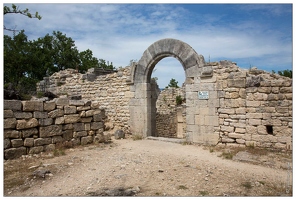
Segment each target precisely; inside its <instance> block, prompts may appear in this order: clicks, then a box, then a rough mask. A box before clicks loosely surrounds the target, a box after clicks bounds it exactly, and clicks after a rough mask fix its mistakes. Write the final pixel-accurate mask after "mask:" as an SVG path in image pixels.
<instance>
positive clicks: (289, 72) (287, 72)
mask: <svg viewBox="0 0 296 200" xmlns="http://www.w3.org/2000/svg"><path fill="white" fill-rule="evenodd" d="M272 73H275V71H274V70H272ZM278 74H279V75H281V76H285V77H289V78H292V75H293V72H292V70H289V69H285V70H282V71H278Z"/></svg>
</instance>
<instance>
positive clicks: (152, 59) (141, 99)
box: [129, 38, 218, 141]
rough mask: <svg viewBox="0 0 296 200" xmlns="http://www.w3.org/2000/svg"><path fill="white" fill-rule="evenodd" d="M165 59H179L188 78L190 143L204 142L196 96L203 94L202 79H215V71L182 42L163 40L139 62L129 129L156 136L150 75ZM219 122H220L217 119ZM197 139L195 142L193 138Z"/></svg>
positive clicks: (152, 45)
mask: <svg viewBox="0 0 296 200" xmlns="http://www.w3.org/2000/svg"><path fill="white" fill-rule="evenodd" d="M165 57H174V58H176V59H178V60H179V61H180V63H181V65H182V66H183V69H184V71H185V76H186V84H187V85H186V105H187V106H186V118H187V119H186V126H187V130H186V134H187V136H186V137H187V139H188V140H189V141H195V140H198V141H200V140H204V139H203V135H202V134H201V132H200V130H198V128H199V124H198V123H196V121H197V120H195V118H197V115H198V114H199V113H197V112H195V110H197V109H196V106H197V104H198V99H197V96H198V95H197V92H198V91H200V83H201V81H202V80H201V79H202V78H207V77H212V67H211V66H206V65H205V61H204V58H203V56H202V55H198V54H197V53H196V52H195V50H194V49H193V48H192V47H191V46H189V45H188V44H186V43H185V42H182V41H180V40H176V39H170V38H167V39H162V40H159V41H156V42H155V43H153V44H151V45H150V46H149V47H148V48H147V49H146V50H145V51H144V53H143V55H142V57H141V59H140V60H139V62H138V63H137V64H136V65H134V66H133V69H132V70H131V72H132V73H131V79H132V80H131V82H132V83H131V85H132V86H131V91H132V92H134V98H132V99H131V101H130V106H129V107H130V129H131V132H132V133H133V134H135V135H141V136H143V137H147V136H154V133H155V115H156V106H155V103H156V98H157V97H156V95H155V94H154V92H153V90H152V87H151V83H150V81H151V74H152V71H153V68H154V67H155V65H156V64H157V63H158V62H159V61H160V60H161V59H163V58H165ZM217 121H218V118H217ZM196 134H197V135H199V136H201V137H195V135H196ZM194 137H195V138H194Z"/></svg>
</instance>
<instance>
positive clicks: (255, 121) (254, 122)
mask: <svg viewBox="0 0 296 200" xmlns="http://www.w3.org/2000/svg"><path fill="white" fill-rule="evenodd" d="M248 124H249V125H251V126H258V125H261V124H262V122H261V119H249V120H248Z"/></svg>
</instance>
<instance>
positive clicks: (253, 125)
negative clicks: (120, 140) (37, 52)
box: [40, 61, 292, 149]
mask: <svg viewBox="0 0 296 200" xmlns="http://www.w3.org/2000/svg"><path fill="white" fill-rule="evenodd" d="M206 65H207V66H211V67H212V68H213V76H201V77H200V78H198V79H193V78H192V80H191V79H190V78H187V80H186V82H187V83H186V86H185V92H184V91H183V92H181V93H179V92H172V90H167V91H162V93H161V94H160V95H159V97H158V100H157V102H156V108H157V113H158V114H157V115H156V117H157V120H156V127H157V128H156V130H157V135H158V136H165V137H183V136H182V135H183V134H186V135H185V137H186V138H187V139H188V140H189V141H192V142H196V143H200V142H201V141H202V142H203V143H204V144H217V142H219V143H223V144H227V145H233V144H237V145H243V146H244V145H246V146H253V145H254V146H261V147H274V148H281V149H292V79H290V78H287V77H283V76H280V75H277V74H271V73H267V72H264V71H262V70H257V69H255V68H252V69H250V70H249V69H242V68H239V67H238V66H237V65H236V64H235V63H232V62H230V61H220V62H215V63H207V64H206ZM132 70H133V68H132V67H126V68H121V69H119V70H118V71H116V72H113V73H109V74H103V75H99V76H97V75H96V74H95V73H94V72H93V71H91V70H90V71H89V72H88V73H86V74H80V73H76V72H75V70H69V69H68V70H64V71H61V72H59V73H55V74H54V75H52V76H51V77H48V78H45V80H44V82H43V86H42V87H43V89H47V90H48V91H51V92H53V93H55V94H57V95H61V94H64V95H65V94H67V95H68V96H72V95H74V96H75V95H81V96H82V99H90V100H93V101H97V102H99V104H100V107H99V108H100V109H104V110H105V111H106V116H107V117H108V119H109V122H110V123H111V126H113V125H114V126H115V127H118V128H120V129H122V130H124V131H125V132H130V131H131V127H130V126H129V125H130V124H129V121H130V119H131V115H130V109H129V107H132V108H133V109H131V110H133V113H134V115H133V117H134V118H136V119H138V118H141V117H143V115H142V114H140V113H141V112H142V111H141V112H139V110H138V109H142V110H145V109H147V112H148V111H149V110H150V112H152V111H151V110H153V105H154V104H153V105H152V104H151V105H150V107H148V108H142V107H140V106H139V105H138V104H139V103H140V102H141V101H142V100H138V99H136V100H137V101H136V100H135V101H130V100H131V99H132V98H133V97H134V96H135V95H138V96H140V97H142V96H141V95H143V94H135V89H133V88H134V87H135V86H133V85H132V84H131V82H130V80H132V79H133V78H132V77H131V71H132ZM45 82H46V84H44V83H45ZM42 87H41V86H40V88H42ZM137 87H143V88H144V87H146V85H145V84H143V86H142V85H139V86H137ZM143 88H140V89H139V91H141V90H142V89H143ZM149 90H151V88H150V87H149ZM199 91H207V92H208V94H209V98H208V99H199V97H198V92H199ZM156 94H157V92H152V90H151V95H150V96H153V97H154V96H155V95H156ZM179 94H180V95H181V96H182V95H183V96H182V97H184V98H186V103H183V106H184V107H185V105H186V109H185V110H186V111H185V110H184V109H183V110H182V109H181V110H180V109H179V108H178V109H179V110H178V109H177V107H175V104H174V103H175V102H176V99H175V97H176V95H179ZM185 94H186V95H185ZM145 95H146V94H145ZM164 96H166V97H165V98H164ZM147 98H148V96H147ZM164 100H165V101H164ZM133 102H134V103H133ZM169 105H170V106H169ZM137 106H138V107H139V108H138V107H137ZM143 112H144V111H143ZM145 112H146V111H145ZM145 112H144V113H145ZM185 112H186V113H185ZM176 113H177V114H176ZM178 113H179V114H178ZM180 113H181V114H180ZM176 116H177V117H176ZM180 116H182V117H180ZM136 119H134V121H136ZM171 122H174V123H173V124H172V123H171ZM176 122H178V123H177V124H176ZM181 124H182V125H181ZM143 126H144V125H143ZM143 128H145V127H143ZM173 130H174V131H173ZM176 130H178V131H176ZM180 130H184V132H183V133H182V134H180V135H178V133H181V132H182V131H180ZM176 133H177V134H176Z"/></svg>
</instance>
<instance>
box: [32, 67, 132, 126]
mask: <svg viewBox="0 0 296 200" xmlns="http://www.w3.org/2000/svg"><path fill="white" fill-rule="evenodd" d="M129 80H130V67H126V68H120V69H118V70H117V71H115V72H113V73H108V74H103V75H102V74H96V72H95V70H94V69H93V68H92V69H90V70H89V71H88V72H87V73H86V74H80V73H77V72H76V71H75V70H74V69H66V70H63V71H60V72H57V73H54V74H53V75H52V76H50V77H46V78H44V80H43V81H42V82H41V83H39V84H38V85H37V89H38V90H39V91H50V92H53V93H54V94H56V95H67V96H76V95H81V97H82V99H90V100H93V101H98V102H99V104H100V108H101V109H104V110H105V111H106V115H107V117H108V119H109V121H110V123H113V125H112V126H114V127H118V128H120V129H122V130H124V131H125V132H129V124H128V121H129V116H130V114H129V100H130V98H131V97H133V95H134V93H132V92H130V86H129V82H128V81H129Z"/></svg>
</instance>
